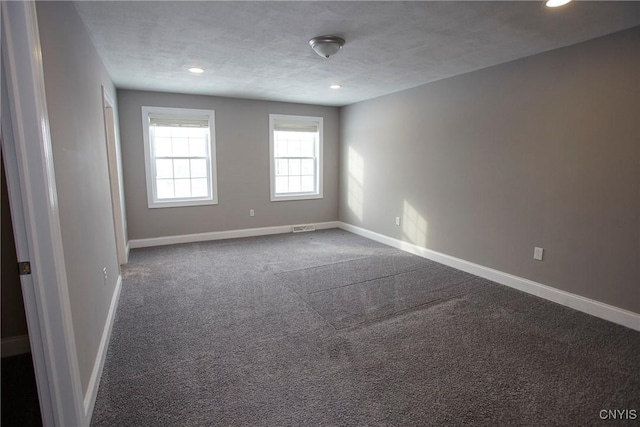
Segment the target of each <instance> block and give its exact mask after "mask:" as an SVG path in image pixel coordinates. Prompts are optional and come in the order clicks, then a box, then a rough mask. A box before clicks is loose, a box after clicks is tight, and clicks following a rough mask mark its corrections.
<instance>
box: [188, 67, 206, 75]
mask: <svg viewBox="0 0 640 427" xmlns="http://www.w3.org/2000/svg"><path fill="white" fill-rule="evenodd" d="M189 72H190V73H193V74H202V73H204V68H200V67H191V68H189Z"/></svg>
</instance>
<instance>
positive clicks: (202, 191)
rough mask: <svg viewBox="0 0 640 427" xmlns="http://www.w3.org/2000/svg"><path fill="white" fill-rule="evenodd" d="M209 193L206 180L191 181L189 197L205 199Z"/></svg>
mask: <svg viewBox="0 0 640 427" xmlns="http://www.w3.org/2000/svg"><path fill="white" fill-rule="evenodd" d="M208 195H209V191H208V188H207V179H206V178H198V179H192V180H191V196H193V197H207V196H208Z"/></svg>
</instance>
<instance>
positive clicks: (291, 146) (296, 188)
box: [269, 114, 322, 202]
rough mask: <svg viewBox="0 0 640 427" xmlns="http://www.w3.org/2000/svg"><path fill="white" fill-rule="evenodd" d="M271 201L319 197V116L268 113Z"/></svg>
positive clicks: (320, 137) (320, 128)
mask: <svg viewBox="0 0 640 427" xmlns="http://www.w3.org/2000/svg"><path fill="white" fill-rule="evenodd" d="M269 154H270V158H271V168H270V170H271V201H272V202H274V201H280V200H304V199H321V198H322V117H308V116H289V115H282V114H269Z"/></svg>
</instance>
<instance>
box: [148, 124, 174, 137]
mask: <svg viewBox="0 0 640 427" xmlns="http://www.w3.org/2000/svg"><path fill="white" fill-rule="evenodd" d="M152 128H153V129H154V132H155V135H156V138H171V128H170V127H167V126H152Z"/></svg>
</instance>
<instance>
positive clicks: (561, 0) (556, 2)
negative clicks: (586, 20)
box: [546, 0, 571, 7]
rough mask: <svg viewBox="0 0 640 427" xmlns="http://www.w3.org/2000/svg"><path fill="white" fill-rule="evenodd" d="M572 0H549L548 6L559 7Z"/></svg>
mask: <svg viewBox="0 0 640 427" xmlns="http://www.w3.org/2000/svg"><path fill="white" fill-rule="evenodd" d="M570 1H571V0H547V3H546V5H547V7H559V6H564V5H565V4H567V3H569V2H570Z"/></svg>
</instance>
